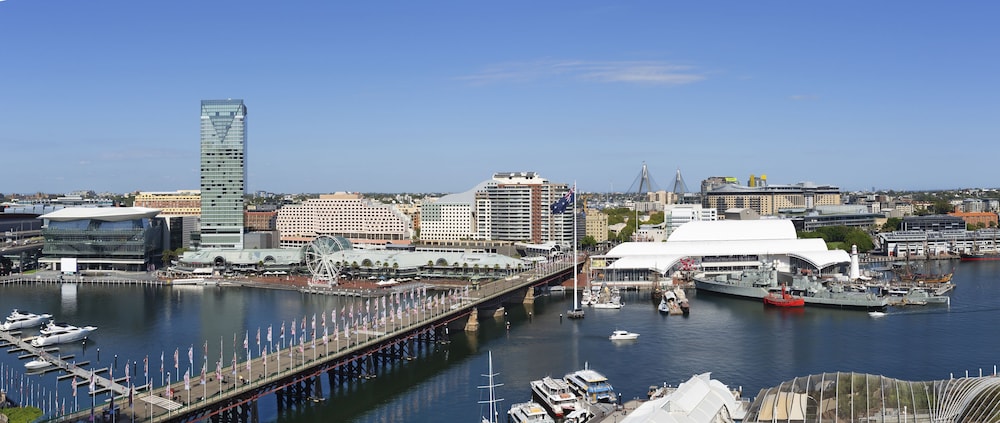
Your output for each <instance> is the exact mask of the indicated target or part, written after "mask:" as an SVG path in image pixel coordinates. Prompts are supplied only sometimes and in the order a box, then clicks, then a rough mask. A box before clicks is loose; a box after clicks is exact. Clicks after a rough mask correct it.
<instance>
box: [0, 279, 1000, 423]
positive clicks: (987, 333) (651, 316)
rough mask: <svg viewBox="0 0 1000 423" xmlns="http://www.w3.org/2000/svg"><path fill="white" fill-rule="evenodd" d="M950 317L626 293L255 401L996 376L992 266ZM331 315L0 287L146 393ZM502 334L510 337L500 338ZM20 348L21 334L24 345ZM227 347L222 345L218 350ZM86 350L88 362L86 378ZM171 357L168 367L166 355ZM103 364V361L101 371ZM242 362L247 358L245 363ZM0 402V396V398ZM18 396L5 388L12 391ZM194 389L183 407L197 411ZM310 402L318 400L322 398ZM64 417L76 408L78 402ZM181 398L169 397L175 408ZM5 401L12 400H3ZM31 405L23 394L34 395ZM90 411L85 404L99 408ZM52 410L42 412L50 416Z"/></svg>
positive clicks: (238, 302) (962, 291) (19, 366)
mask: <svg viewBox="0 0 1000 423" xmlns="http://www.w3.org/2000/svg"><path fill="white" fill-rule="evenodd" d="M954 264H955V265H956V266H957V268H956V273H955V277H954V283H955V284H956V286H957V288H956V289H955V291H954V293H953V294H952V303H951V306H950V307H949V306H932V305H927V306H910V307H908V308H891V309H890V310H889V312H888V314H887V315H886V316H885V317H881V318H872V317H870V316H869V315H868V314H867V313H865V312H860V311H845V310H834V309H821V308H807V309H804V310H773V309H766V308H764V306H763V305H762V304H760V303H758V302H756V301H748V300H741V299H736V298H727V297H720V296H713V295H706V294H700V293H696V292H694V291H693V290H692V291H690V292H689V293H688V296H689V298H690V302H691V315H690V316H689V317H682V316H664V315H661V314H659V313H658V312H657V311H656V304H655V303H653V302H652V301H651V300H649V293H648V292H639V293H635V292H630V293H628V294H627V295H626V296H625V301H626V306H625V307H624V308H623V309H621V310H587V316H586V318H584V319H582V320H569V319H566V318H565V317H563V318H560V314H565V312H566V310H567V309H568V308H569V307H570V306H571V301H572V293H571V292H567V293H565V294H563V293H558V294H552V295H547V296H542V297H539V298H537V299H536V302H535V304H534V305H529V306H524V305H511V306H508V308H507V309H506V315H505V316H504V317H502V318H499V319H493V318H490V317H486V316H483V317H482V318H481V319H480V323H481V326H480V331H479V332H478V333H475V334H467V333H464V332H462V331H461V330H453V331H452V342H451V343H450V344H447V345H439V346H436V347H435V350H434V352H433V353H431V354H427V355H425V356H422V357H418V358H417V359H415V360H413V361H410V362H407V363H406V364H405V365H403V366H400V367H398V368H397V369H396V370H394V371H392V372H391V373H389V374H382V375H380V376H379V377H377V378H374V379H370V380H367V381H365V382H363V383H357V384H354V385H352V386H349V387H346V388H343V389H341V390H338V391H335V392H334V393H333V395H332V397H331V398H330V399H328V400H326V401H322V402H317V403H307V404H305V405H304V406H302V407H299V408H295V409H292V410H285V411H284V412H282V413H281V414H280V415H279V413H278V411H277V409H276V407H275V404H274V402H273V401H267V400H265V401H263V402H262V403H261V405H260V413H261V414H260V416H261V419H262V421H265V422H312V421H324V422H326V421H337V422H439V421H475V419H477V418H479V416H480V415H481V413H482V412H483V409H482V408H481V406H480V405H479V404H477V401H478V400H480V399H481V396H482V394H483V393H482V392H480V390H478V389H477V388H476V387H477V386H479V385H484V384H485V383H486V379H485V377H483V376H482V375H483V374H485V373H487V358H486V355H487V351H492V352H493V365H494V369H495V371H497V372H498V373H499V376H498V378H497V379H498V382H500V383H503V384H504V385H503V386H502V387H500V388H498V389H497V395H498V396H499V397H500V398H504V399H505V401H504V403H503V405H502V406H501V408H502V409H504V410H506V406H509V405H510V404H511V403H513V402H520V401H524V400H527V399H528V398H529V397H530V389H529V386H528V383H529V382H530V381H531V380H533V379H538V378H541V377H542V376H545V375H552V376H563V375H564V374H566V373H568V372H570V371H573V370H576V369H579V368H582V367H584V366H587V365H589V366H590V367H591V368H594V369H596V370H598V371H600V372H602V373H604V374H605V375H606V376H608V378H609V379H610V381H611V382H612V384H614V385H615V387H616V389H617V390H618V391H619V392H620V393H621V395H622V396H623V398H624V399H626V400H627V399H630V398H634V397H642V396H644V395H645V393H646V391H647V389H648V387H649V386H650V385H660V384H663V383H668V384H677V383H680V382H682V381H684V380H686V379H688V378H689V377H690V376H691V375H693V374H697V373H702V372H712V375H713V377H714V378H716V379H719V380H721V381H722V382H724V383H726V384H729V385H730V386H731V387H734V388H735V387H739V386H742V388H743V393H744V395H745V396H748V397H750V396H754V395H756V394H757V392H758V390H759V389H761V388H763V387H768V386H773V385H777V384H779V383H781V382H783V381H785V380H789V379H792V378H794V377H797V376H805V375H809V374H814V373H821V372H835V371H844V372H860V373H874V374H883V375H886V376H889V377H895V378H900V379H907V380H934V379H946V378H948V377H949V376H951V375H954V376H956V377H957V376H960V375H964V374H965V372H966V371H968V372H970V374H978V373H979V371H980V370H979V369H982V371H983V372H984V373H992V372H993V371H994V365H995V364H997V363H1000V357H998V354H997V353H996V351H998V350H1000V348H998V341H997V340H996V339H997V337H996V336H995V334H996V330H995V329H994V328H993V327H994V322H995V321H996V320H998V319H1000V262H971V263H960V264H959V263H957V262H956V263H954ZM344 301H345V300H343V299H340V298H337V297H329V296H315V295H307V294H301V293H299V292H295V291H280V290H263V289H245V288H228V287H223V288H218V287H204V288H202V287H174V288H160V287H149V286H116V285H98V286H92V285H87V284H79V285H75V286H72V285H62V286H60V285H52V284H49V285H39V286H35V285H24V284H21V285H6V286H0V313H7V312H9V311H10V310H11V309H13V308H20V309H25V310H30V311H36V312H48V313H52V314H53V315H54V316H55V318H56V319H57V320H60V321H66V322H69V323H76V324H89V325H94V326H97V327H98V328H99V329H98V330H97V332H95V333H94V335H93V336H92V338H91V340H90V341H88V342H87V343H86V345H83V344H77V345H72V346H62V348H61V349H60V352H59V354H63V355H66V354H74V355H75V356H76V358H75V360H77V361H83V360H88V361H91V363H92V364H91V366H92V367H108V366H112V365H113V364H114V363H115V361H116V360H117V362H118V370H116V373H115V375H116V377H121V376H122V373H120V372H121V371H123V370H122V367H123V366H124V363H125V362H130V363H133V364H132V365H133V367H132V368H131V370H130V373H131V375H132V376H133V377H136V376H138V377H139V378H140V381H142V380H143V378H144V375H143V359H144V358H145V357H147V356H148V360H149V377H150V378H151V379H152V382H153V383H154V384H155V385H160V384H161V372H160V363H161V361H160V354H161V353H162V354H163V355H164V362H165V363H164V373H163V374H165V373H166V372H172V373H171V376H170V377H171V379H172V380H177V376H178V375H180V376H181V377H183V374H184V372H185V370H187V369H188V367H189V362H188V358H187V357H188V356H187V351H188V349H189V348H190V349H192V350H193V356H194V360H193V361H194V363H193V366H191V367H193V369H195V370H196V373H197V369H200V368H201V365H202V362H203V358H202V355H203V354H204V353H203V348H204V345H205V343H206V341H207V343H208V356H209V363H210V365H209V371H210V372H211V371H213V370H214V366H215V362H216V361H217V360H218V357H219V355H220V353H219V350H220V344H221V348H222V349H223V353H222V356H223V357H224V358H225V359H226V360H227V361H226V362H225V364H226V365H228V361H231V360H232V354H233V350H234V348H233V347H234V344H235V345H236V348H235V350H236V351H237V352H238V354H239V355H240V357H241V359H242V356H243V354H244V352H243V348H242V343H243V339H244V338H248V340H249V343H250V345H252V347H251V349H254V350H256V331H257V328H261V330H262V340H261V342H262V343H266V342H267V341H266V331H267V327H268V326H271V327H272V328H273V336H272V339H273V340H274V342H275V343H278V342H280V339H279V336H278V335H279V332H278V331H279V327H280V326H281V325H282V323H283V322H284V323H286V325H287V324H288V323H289V322H291V321H292V320H295V321H297V322H298V323H299V324H301V320H302V318H303V317H307V318H308V319H309V320H310V321H311V318H312V316H313V314H321V313H324V312H326V313H327V314H329V311H330V310H335V309H336V310H338V311H339V310H340V309H341V307H344V306H345V302H344ZM507 322H510V325H509V329H508V325H507ZM615 329H627V330H629V331H633V332H638V333H640V334H641V336H640V337H639V339H638V340H637V341H625V342H611V341H609V340H608V335H610V334H611V332H612V331H613V330H615ZM25 334H26V335H29V334H30V333H29V332H25ZM234 337H235V342H234ZM98 349H99V350H100V352H99V355H100V357H99V362H98ZM175 350H177V351H179V363H178V367H177V368H176V369H175V368H174V360H173V353H174V351H175ZM115 356H117V358H116V357H115ZM255 356H256V353H255ZM0 363H3V365H4V366H5V367H6V368H7V369H8V370H11V369H13V370H16V371H17V372H18V373H19V374H23V373H24V371H23V363H24V360H18V359H17V357H16V354H8V353H6V352H4V353H2V354H0ZM27 380H29V381H30V382H31V383H32V384H33V385H34V386H36V388H35V389H38V390H44V391H45V392H46V395H48V396H49V397H51V396H52V394H51V393H52V391H53V390H58V391H59V398H60V399H59V402H60V403H65V404H66V408H67V409H72V408H73V407H74V398H73V397H72V393H71V388H70V386H69V382H68V381H62V382H57V381H56V375H55V374H53V373H50V374H47V375H44V376H37V375H31V376H27ZM7 386H8V389H10V383H9V381H8V383H7ZM17 389H19V387H18V386H17V384H16V383H15V386H14V389H13V391H17ZM198 389H199V387H198V385H197V384H195V385H194V386H193V388H192V392H193V394H194V395H195V396H197V395H198ZM324 392H325V393H326V394H327V395H330V390H329V387H324ZM78 395H79V396H78V397H77V398H76V403H77V405H76V407H79V408H81V409H82V408H85V407H88V406H89V404H90V403H89V401H90V398H89V397H88V396H87V395H86V386H83V387H81V389H80V390H79V392H78ZM181 395H184V393H182V394H181ZM15 396H16V394H15ZM36 398H37V394H36ZM103 400H104V399H103V398H99V399H98V400H97V401H103ZM57 404H58V403H57Z"/></svg>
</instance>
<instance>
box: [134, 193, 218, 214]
mask: <svg viewBox="0 0 1000 423" xmlns="http://www.w3.org/2000/svg"><path fill="white" fill-rule="evenodd" d="M133 205H135V207H145V208H149V209H158V210H160V215H161V216H201V191H198V190H178V191H173V192H140V193H138V194H136V196H135V200H134V201H133Z"/></svg>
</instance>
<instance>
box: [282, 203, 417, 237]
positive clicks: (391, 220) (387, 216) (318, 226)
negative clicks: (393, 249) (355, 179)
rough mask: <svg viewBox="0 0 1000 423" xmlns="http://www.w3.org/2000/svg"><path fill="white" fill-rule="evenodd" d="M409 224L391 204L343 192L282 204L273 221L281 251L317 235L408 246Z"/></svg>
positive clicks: (411, 231)
mask: <svg viewBox="0 0 1000 423" xmlns="http://www.w3.org/2000/svg"><path fill="white" fill-rule="evenodd" d="M411 225H412V224H411V223H410V220H409V217H408V216H406V215H405V214H403V213H402V212H400V211H398V210H396V208H394V207H392V206H391V205H388V204H382V203H379V202H376V201H374V200H369V199H366V198H364V197H363V196H362V195H361V194H358V193H343V192H341V193H336V194H324V195H320V196H319V198H312V199H308V200H305V201H303V202H302V203H299V204H288V205H285V206H283V207H281V208H280V209H278V215H277V217H276V221H275V226H276V227H277V229H278V231H280V232H281V246H282V247H283V248H288V247H303V246H305V245H306V244H308V243H310V242H312V241H313V240H314V239H316V237H319V236H321V235H328V236H340V237H344V238H347V239H348V240H350V241H351V242H352V243H354V244H382V245H384V244H386V243H388V242H402V243H409V242H410V240H411V238H412V235H413V230H412V226H411Z"/></svg>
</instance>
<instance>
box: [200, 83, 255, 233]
mask: <svg viewBox="0 0 1000 423" xmlns="http://www.w3.org/2000/svg"><path fill="white" fill-rule="evenodd" d="M246 116H247V108H246V106H245V105H244V104H243V100H233V99H227V100H202V101H201V247H202V248H220V249H242V248H243V194H244V193H245V192H246V180H247V170H246V151H247V150H246V149H247V121H246Z"/></svg>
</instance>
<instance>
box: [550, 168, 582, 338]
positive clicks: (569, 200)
mask: <svg viewBox="0 0 1000 423" xmlns="http://www.w3.org/2000/svg"><path fill="white" fill-rule="evenodd" d="M575 193H576V182H573V189H571V190H569V192H567V193H566V195H563V196H562V198H560V199H559V201H556V202H555V203H552V206H551V207H550V208H549V211H550V212H552V214H562V213H565V212H566V208H567V207H569V208H570V210H571V212H572V213H573V308H572V309H571V310H569V311H567V312H566V316H567V317H569V318H570V319H582V318H583V316H584V312H583V308H581V307H580V301H579V295H580V291H579V283H578V281H577V279H578V274H579V272H578V271H577V269H576V263H577V256H576V254H577V252H576V198H575V197H576V195H575Z"/></svg>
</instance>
